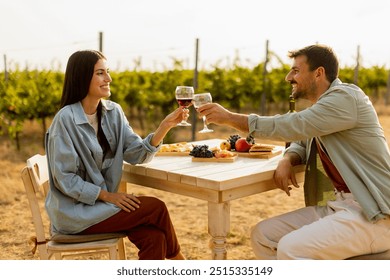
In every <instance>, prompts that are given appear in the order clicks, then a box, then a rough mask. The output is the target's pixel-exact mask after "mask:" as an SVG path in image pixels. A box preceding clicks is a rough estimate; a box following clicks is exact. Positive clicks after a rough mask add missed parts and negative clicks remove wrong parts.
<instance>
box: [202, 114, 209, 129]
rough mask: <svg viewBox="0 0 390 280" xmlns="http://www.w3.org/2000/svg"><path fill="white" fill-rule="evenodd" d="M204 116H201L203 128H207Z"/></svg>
mask: <svg viewBox="0 0 390 280" xmlns="http://www.w3.org/2000/svg"><path fill="white" fill-rule="evenodd" d="M207 128H208V127H207V124H206V116H203V129H207Z"/></svg>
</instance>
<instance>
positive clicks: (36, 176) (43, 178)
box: [21, 154, 49, 244]
mask: <svg viewBox="0 0 390 280" xmlns="http://www.w3.org/2000/svg"><path fill="white" fill-rule="evenodd" d="M48 174H49V171H48V165H47V160H46V156H44V155H39V154H37V155H34V156H33V157H31V158H29V159H28V160H27V166H25V167H24V168H23V170H22V174H21V175H22V180H23V184H24V187H25V189H26V194H27V198H28V202H29V205H30V210H31V214H32V219H33V222H34V227H35V233H36V239H37V240H36V243H37V244H44V243H46V240H47V238H46V233H48V232H49V231H48V230H45V226H44V225H45V224H44V221H43V217H42V213H41V207H42V200H44V198H45V197H46V194H47V191H48V186H49V175H48Z"/></svg>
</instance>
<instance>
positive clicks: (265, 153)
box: [234, 150, 282, 159]
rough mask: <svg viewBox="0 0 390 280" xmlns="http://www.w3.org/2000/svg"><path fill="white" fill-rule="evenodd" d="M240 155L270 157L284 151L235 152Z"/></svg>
mask: <svg viewBox="0 0 390 280" xmlns="http://www.w3.org/2000/svg"><path fill="white" fill-rule="evenodd" d="M234 153H235V154H236V155H238V156H239V157H248V158H262V159H270V158H273V157H275V156H277V155H280V154H281V153H282V150H274V151H271V152H234Z"/></svg>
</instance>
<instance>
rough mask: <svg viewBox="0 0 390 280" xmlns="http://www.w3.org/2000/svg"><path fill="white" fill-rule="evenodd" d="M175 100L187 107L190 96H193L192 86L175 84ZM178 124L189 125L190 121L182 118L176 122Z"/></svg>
mask: <svg viewBox="0 0 390 280" xmlns="http://www.w3.org/2000/svg"><path fill="white" fill-rule="evenodd" d="M175 95H176V100H177V103H179V105H180V106H181V107H183V108H188V107H189V106H190V105H191V101H192V98H193V96H194V88H193V87H188V86H177V87H176V91H175ZM177 125H178V126H191V124H190V123H188V122H186V121H185V120H182V121H181V122H180V123H178V124H177Z"/></svg>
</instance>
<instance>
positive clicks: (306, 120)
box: [248, 79, 390, 221]
mask: <svg viewBox="0 0 390 280" xmlns="http://www.w3.org/2000/svg"><path fill="white" fill-rule="evenodd" d="M248 121H249V123H248V125H249V132H250V133H251V134H253V135H254V136H257V137H263V138H269V139H278V140H282V141H291V140H294V141H296V142H294V143H292V144H291V146H290V148H289V149H288V150H289V151H291V152H295V153H297V154H298V155H300V157H301V159H302V162H303V163H307V164H309V162H307V161H308V159H309V156H310V153H309V151H310V150H311V149H310V143H311V139H312V138H313V137H318V139H319V140H320V141H321V143H322V144H323V146H324V147H325V149H326V151H327V153H328V156H329V158H330V159H331V160H332V162H333V164H334V165H335V166H336V168H337V170H338V171H339V173H340V174H341V176H342V177H343V179H344V181H345V183H346V184H347V186H348V188H349V190H350V191H351V192H352V193H353V195H354V197H355V198H356V200H357V201H358V202H359V204H360V205H361V207H362V208H363V210H364V213H365V214H366V216H367V219H369V220H371V221H375V220H378V219H381V218H383V217H386V216H389V215H390V152H389V146H388V145H387V142H386V139H385V136H384V132H383V129H382V127H381V125H380V123H379V120H378V117H377V114H376V112H375V109H374V107H373V106H372V103H371V102H370V100H369V98H368V97H367V96H366V95H365V94H364V92H363V91H362V90H361V89H360V88H358V87H357V86H355V85H352V84H346V83H342V82H341V81H340V80H339V79H336V80H335V81H333V83H332V84H331V85H330V87H329V89H328V90H327V91H326V92H324V93H323V94H322V95H321V97H320V98H319V99H318V101H317V102H316V103H315V104H313V105H312V106H311V107H309V108H307V109H305V110H303V111H300V112H297V113H291V114H284V115H278V116H274V117H262V116H257V115H250V116H249V120H248ZM308 140H309V141H308ZM308 143H309V144H308ZM311 182H315V180H314V181H311ZM316 187H318V186H315V185H313V184H312V185H306V180H305V188H316ZM305 191H306V190H305Z"/></svg>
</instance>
